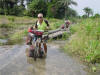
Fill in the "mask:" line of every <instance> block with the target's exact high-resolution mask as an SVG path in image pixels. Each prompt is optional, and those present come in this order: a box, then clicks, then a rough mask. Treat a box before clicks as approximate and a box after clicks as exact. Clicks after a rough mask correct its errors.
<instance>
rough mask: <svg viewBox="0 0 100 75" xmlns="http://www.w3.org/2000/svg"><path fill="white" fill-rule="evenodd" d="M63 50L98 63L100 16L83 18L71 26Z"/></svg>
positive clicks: (99, 59) (99, 61) (89, 61)
mask: <svg viewBox="0 0 100 75" xmlns="http://www.w3.org/2000/svg"><path fill="white" fill-rule="evenodd" d="M71 33H73V35H72V36H71V38H70V41H69V42H68V43H67V44H66V46H65V48H64V50H65V51H67V52H69V53H71V54H74V55H77V56H78V57H80V59H81V60H83V61H85V62H88V63H100V18H97V19H84V20H82V21H81V22H80V23H78V24H76V25H74V26H72V27H71Z"/></svg>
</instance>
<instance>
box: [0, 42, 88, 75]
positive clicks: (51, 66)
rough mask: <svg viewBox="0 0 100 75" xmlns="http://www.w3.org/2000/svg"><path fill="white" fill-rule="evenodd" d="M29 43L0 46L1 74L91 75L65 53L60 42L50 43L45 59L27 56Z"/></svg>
mask: <svg viewBox="0 0 100 75" xmlns="http://www.w3.org/2000/svg"><path fill="white" fill-rule="evenodd" d="M27 52H28V46H27V45H24V44H23V45H15V46H8V47H0V75H89V74H88V73H87V72H86V71H85V70H84V68H86V66H84V65H82V64H80V63H79V62H77V61H76V60H75V59H73V58H72V57H70V56H68V55H67V54H64V53H63V52H62V51H61V50H60V48H59V45H58V44H55V43H52V44H48V54H47V58H45V59H38V60H37V61H34V59H33V58H29V57H27Z"/></svg>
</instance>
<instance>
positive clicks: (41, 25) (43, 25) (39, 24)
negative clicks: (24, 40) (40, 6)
mask: <svg viewBox="0 0 100 75" xmlns="http://www.w3.org/2000/svg"><path fill="white" fill-rule="evenodd" d="M32 29H34V30H42V31H45V30H48V29H49V24H48V21H47V20H44V19H43V14H42V13H39V14H38V20H37V21H36V24H35V26H34V27H33V28H32V27H30V29H29V30H28V32H29V33H31V32H32ZM29 36H30V37H31V39H32V38H33V37H32V36H31V34H29ZM31 39H30V42H31ZM34 39H36V36H34ZM43 46H44V51H45V53H46V54H47V45H46V42H44V43H43Z"/></svg>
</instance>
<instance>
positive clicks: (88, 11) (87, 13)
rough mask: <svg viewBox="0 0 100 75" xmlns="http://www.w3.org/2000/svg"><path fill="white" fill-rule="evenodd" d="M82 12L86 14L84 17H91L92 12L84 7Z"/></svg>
mask: <svg viewBox="0 0 100 75" xmlns="http://www.w3.org/2000/svg"><path fill="white" fill-rule="evenodd" d="M83 10H84V12H85V13H86V14H85V15H86V16H87V17H89V16H90V15H93V11H92V9H91V8H89V7H85V8H84V9H83Z"/></svg>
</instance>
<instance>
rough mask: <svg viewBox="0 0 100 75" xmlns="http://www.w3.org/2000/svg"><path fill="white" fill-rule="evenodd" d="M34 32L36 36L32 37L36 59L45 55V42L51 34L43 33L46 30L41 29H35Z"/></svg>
mask: <svg viewBox="0 0 100 75" xmlns="http://www.w3.org/2000/svg"><path fill="white" fill-rule="evenodd" d="M46 32H47V31H46ZM33 34H34V36H35V37H34V38H33V39H32V45H34V52H33V57H34V60H35V61H36V60H37V58H38V57H41V58H43V57H44V56H45V51H44V49H43V48H44V47H43V43H44V42H45V41H46V40H47V39H48V35H49V34H48V33H47V34H46V35H43V34H44V31H39V30H34V31H33Z"/></svg>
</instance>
